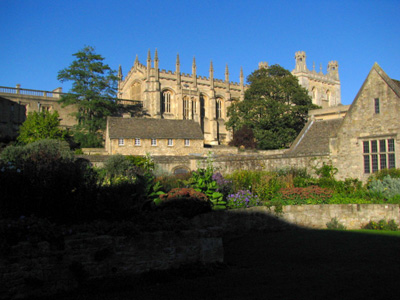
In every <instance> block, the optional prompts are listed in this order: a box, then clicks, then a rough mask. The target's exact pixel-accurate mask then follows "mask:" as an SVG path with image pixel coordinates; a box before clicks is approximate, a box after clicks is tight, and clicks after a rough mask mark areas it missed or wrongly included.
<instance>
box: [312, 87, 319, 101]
mask: <svg viewBox="0 0 400 300" xmlns="http://www.w3.org/2000/svg"><path fill="white" fill-rule="evenodd" d="M311 92H312V100H313V101H312V102H313V103H317V96H318V94H317V88H316V87H313V88H312V90H311Z"/></svg>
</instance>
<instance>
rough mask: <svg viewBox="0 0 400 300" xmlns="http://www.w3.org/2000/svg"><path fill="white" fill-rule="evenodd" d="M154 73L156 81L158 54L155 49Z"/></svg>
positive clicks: (157, 75)
mask: <svg viewBox="0 0 400 300" xmlns="http://www.w3.org/2000/svg"><path fill="white" fill-rule="evenodd" d="M154 72H155V77H156V81H158V79H159V72H160V71H159V68H158V52H157V48H156V52H155V53H154Z"/></svg>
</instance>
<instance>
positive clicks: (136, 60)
mask: <svg viewBox="0 0 400 300" xmlns="http://www.w3.org/2000/svg"><path fill="white" fill-rule="evenodd" d="M138 65H139V56H138V55H137V54H136V58H135V62H134V63H133V66H134V67H137V66H138Z"/></svg>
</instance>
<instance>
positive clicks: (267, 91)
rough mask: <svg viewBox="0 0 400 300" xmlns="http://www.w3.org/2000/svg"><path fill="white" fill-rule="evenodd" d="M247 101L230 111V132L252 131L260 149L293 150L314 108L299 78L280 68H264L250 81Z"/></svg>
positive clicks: (235, 103) (251, 77)
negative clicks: (296, 139)
mask: <svg viewBox="0 0 400 300" xmlns="http://www.w3.org/2000/svg"><path fill="white" fill-rule="evenodd" d="M247 81H248V83H249V85H250V86H249V88H248V89H247V90H246V92H245V98H244V100H243V101H237V102H234V103H232V105H231V106H230V107H229V109H228V117H229V121H228V122H227V123H226V126H227V128H228V129H232V130H233V131H234V132H235V131H237V130H240V129H241V128H242V127H244V126H247V127H248V128H251V129H252V131H253V133H254V137H255V138H256V140H257V147H258V148H259V149H265V150H267V149H280V148H286V147H289V146H290V144H291V143H292V142H293V141H294V139H295V138H296V136H297V135H298V134H299V132H300V131H301V130H302V128H303V127H304V125H305V123H306V122H307V116H308V110H309V109H314V108H317V106H315V105H313V104H312V101H311V98H310V96H309V95H308V93H307V90H306V89H304V88H303V87H302V86H300V84H299V82H298V80H297V78H296V77H295V76H293V75H292V74H291V73H290V72H289V71H288V70H286V69H284V68H282V67H281V66H279V65H273V66H270V67H269V68H261V69H258V70H256V71H254V72H253V73H251V74H250V75H249V76H248V77H247Z"/></svg>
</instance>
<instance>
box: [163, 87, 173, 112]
mask: <svg viewBox="0 0 400 300" xmlns="http://www.w3.org/2000/svg"><path fill="white" fill-rule="evenodd" d="M171 98H172V93H171V92H170V91H164V92H163V94H162V111H163V113H170V112H171Z"/></svg>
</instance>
